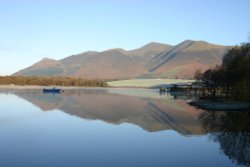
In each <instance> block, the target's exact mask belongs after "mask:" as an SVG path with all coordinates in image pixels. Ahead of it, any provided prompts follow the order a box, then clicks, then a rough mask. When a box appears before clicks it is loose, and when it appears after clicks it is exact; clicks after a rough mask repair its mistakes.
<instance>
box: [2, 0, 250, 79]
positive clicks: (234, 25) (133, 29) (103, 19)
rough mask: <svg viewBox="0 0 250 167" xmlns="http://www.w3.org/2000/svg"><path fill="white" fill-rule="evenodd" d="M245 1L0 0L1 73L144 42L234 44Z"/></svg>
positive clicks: (242, 29) (242, 25) (244, 23)
mask: <svg viewBox="0 0 250 167" xmlns="http://www.w3.org/2000/svg"><path fill="white" fill-rule="evenodd" d="M249 6H250V2H249V1H247V0H239V1H236V0H235V1H225V0H223V1H220V2H218V1H215V0H211V1H207V2H201V1H198V0H190V1H180V0H177V1H173V0H158V1H152V0H149V1H142V0H137V1H131V0H129V1H126V2H123V1H114V0H105V1H101V2H100V1H95V0H94V1H84V2H81V1H78V0H73V1H66V0H63V1H57V0H56V1H53V2H50V1H48V0H45V1H36V2H32V1H29V0H24V1H22V2H20V1H17V0H10V1H2V2H0V19H1V21H2V25H3V26H1V27H0V35H1V42H0V56H1V64H0V75H10V74H12V73H14V72H16V71H18V70H20V69H23V68H25V67H27V66H30V65H32V64H33V63H35V62H37V61H39V60H40V59H42V58H44V57H48V58H52V59H62V58H65V57H67V56H69V55H72V54H77V53H81V52H84V51H89V50H94V51H103V50H107V49H111V48H123V49H126V50H131V49H135V48H139V47H141V46H143V45H145V44H147V43H149V42H159V43H164V44H170V45H176V44H178V43H180V42H182V41H184V40H187V39H191V40H203V41H207V42H209V43H214V44H220V45H237V44H240V43H242V42H245V41H247V37H248V35H249V32H250V29H249V27H250V22H249V21H248V18H249V17H250V12H249V9H248V7H249Z"/></svg>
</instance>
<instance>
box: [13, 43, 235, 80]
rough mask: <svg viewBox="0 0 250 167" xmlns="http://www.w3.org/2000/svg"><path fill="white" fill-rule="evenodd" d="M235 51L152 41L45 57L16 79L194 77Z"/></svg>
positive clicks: (203, 45) (217, 46)
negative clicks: (127, 47) (131, 47)
mask: <svg viewBox="0 0 250 167" xmlns="http://www.w3.org/2000/svg"><path fill="white" fill-rule="evenodd" d="M230 48H232V47H231V46H221V45H214V44H210V43H208V42H205V41H193V40H186V41H183V42H182V43H180V44H178V45H176V46H171V45H167V44H161V43H155V42H151V43H149V44H146V45H144V46H142V47H141V48H138V49H134V50H129V51H126V50H124V49H121V48H115V49H110V50H107V51H103V52H96V51H88V52H84V53H80V54H77V55H71V56H69V57H66V58H64V59H62V60H53V59H48V58H45V59H43V60H41V61H39V62H37V63H35V64H34V65H32V66H30V67H28V68H26V69H23V70H20V71H18V72H16V73H15V74H13V75H15V76H73V77H81V78H87V79H95V78H99V79H130V78H184V79H186V78H192V77H193V74H194V72H195V71H196V70H197V69H201V70H206V69H208V68H211V67H213V66H215V65H216V64H221V60H222V57H223V56H224V54H225V53H226V52H227V51H228V50H229V49H230Z"/></svg>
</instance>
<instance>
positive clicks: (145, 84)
mask: <svg viewBox="0 0 250 167" xmlns="http://www.w3.org/2000/svg"><path fill="white" fill-rule="evenodd" d="M192 82H195V80H186V79H131V80H118V81H111V82H107V83H108V86H110V87H119V88H123V87H126V88H160V87H162V86H164V85H169V84H177V83H192Z"/></svg>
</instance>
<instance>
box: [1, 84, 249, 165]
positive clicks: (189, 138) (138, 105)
mask: <svg viewBox="0 0 250 167" xmlns="http://www.w3.org/2000/svg"><path fill="white" fill-rule="evenodd" d="M192 98H193V97H191V96H189V95H183V94H163V95H160V94H159V93H158V92H157V91H156V90H144V89H83V90H65V92H63V93H62V94H43V93H42V92H41V91H40V90H0V166H1V167H19V166H22V167H45V166H46V167H50V166H51V167H64V166H65V167H70V166H73V167H74V166H76V167H78V166H79V167H80V166H81V167H82V166H88V167H91V166H108V167H110V166H116V167H117V166H136V167H139V166H142V167H147V166H153V167H161V166H164V167H165V166H199V167H205V166H213V167H214V166H219V167H222V166H226V167H230V166H250V113H249V112H223V111H220V112H218V111H204V110H200V109H196V108H194V107H192V106H190V105H188V104H187V101H188V100H190V99H192Z"/></svg>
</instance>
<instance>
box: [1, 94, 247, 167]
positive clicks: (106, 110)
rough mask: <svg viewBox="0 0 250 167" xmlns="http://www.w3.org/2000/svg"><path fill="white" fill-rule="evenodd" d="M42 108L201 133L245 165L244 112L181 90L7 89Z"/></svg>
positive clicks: (157, 128) (152, 128)
mask: <svg viewBox="0 0 250 167" xmlns="http://www.w3.org/2000/svg"><path fill="white" fill-rule="evenodd" d="M0 93H10V94H14V95H16V96H18V97H21V98H22V99H25V100H27V101H29V102H31V103H32V104H34V105H35V106H37V107H39V108H40V109H41V110H42V111H44V112H49V111H52V110H54V109H58V110H60V111H62V112H65V113H67V114H70V115H74V116H77V117H80V118H83V119H88V120H102V121H105V122H107V123H111V124H122V123H131V124H134V125H137V126H139V127H141V128H143V129H144V130H146V131H148V132H154V131H162V130H174V131H177V132H178V133H180V134H182V135H185V136H187V135H188V136H190V137H191V136H192V135H207V134H208V136H209V137H210V138H211V139H212V141H215V142H218V143H219V144H220V149H221V151H222V152H223V153H224V154H225V155H226V156H227V157H229V158H230V159H231V160H232V161H233V162H235V163H236V164H240V165H247V166H249V165H250V133H249V132H250V112H224V111H204V110H200V109H197V108H195V107H193V106H190V105H188V104H187V102H186V100H188V99H191V98H194V97H192V96H191V95H188V94H183V93H180V94H178V93H175V94H168V93H167V94H162V95H160V94H159V93H158V92H157V91H156V90H147V89H146V90H145V89H79V90H65V91H64V92H63V93H62V94H43V93H42V92H41V91H39V90H11V91H0Z"/></svg>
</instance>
